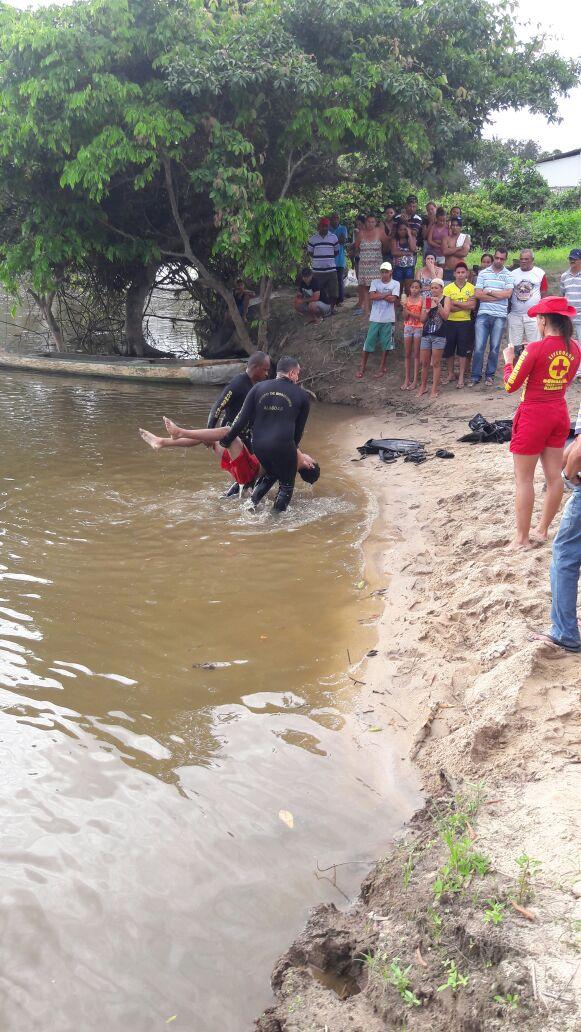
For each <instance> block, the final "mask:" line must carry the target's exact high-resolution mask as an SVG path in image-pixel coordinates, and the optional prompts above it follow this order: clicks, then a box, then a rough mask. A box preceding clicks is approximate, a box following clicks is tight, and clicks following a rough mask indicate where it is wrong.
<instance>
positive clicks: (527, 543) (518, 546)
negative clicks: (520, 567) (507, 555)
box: [508, 538, 535, 552]
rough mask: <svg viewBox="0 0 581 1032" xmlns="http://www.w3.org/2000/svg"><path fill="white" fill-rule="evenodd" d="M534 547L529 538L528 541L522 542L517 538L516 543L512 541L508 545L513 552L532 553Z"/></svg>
mask: <svg viewBox="0 0 581 1032" xmlns="http://www.w3.org/2000/svg"><path fill="white" fill-rule="evenodd" d="M534 547H535V546H534V545H533V544H531V542H530V541H529V539H528V538H527V539H526V541H521V540H520V538H515V539H514V541H511V543H510V545H508V548H509V550H510V551H511V552H518V551H519V550H522V549H524V550H526V551H530V549H531V548H534Z"/></svg>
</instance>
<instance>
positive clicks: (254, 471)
mask: <svg viewBox="0 0 581 1032" xmlns="http://www.w3.org/2000/svg"><path fill="white" fill-rule="evenodd" d="M220 466H221V467H222V469H225V470H226V471H227V472H228V473H231V474H232V476H233V477H234V480H235V481H236V483H237V484H242V486H244V485H245V484H251V483H252V481H253V480H255V479H256V477H257V476H258V474H259V472H260V463H259V461H258V459H257V458H256V455H253V454H252V452H249V451H248V448H247V447H246V445H245V444H244V445H243V446H242V451H241V453H240V455H239V456H238V458H237V459H232V458H230V453H229V452H228V451H224V452H222V459H221V461H220Z"/></svg>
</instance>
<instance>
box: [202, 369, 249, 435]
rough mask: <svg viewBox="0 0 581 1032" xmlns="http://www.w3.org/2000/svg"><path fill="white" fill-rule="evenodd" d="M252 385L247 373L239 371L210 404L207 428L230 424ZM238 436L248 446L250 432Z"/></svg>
mask: <svg viewBox="0 0 581 1032" xmlns="http://www.w3.org/2000/svg"><path fill="white" fill-rule="evenodd" d="M252 387H253V383H252V380H251V379H250V377H249V375H248V373H239V374H238V376H235V377H234V379H233V380H231V381H230V383H229V384H228V386H227V387H224V390H223V391H222V393H221V394H220V395H219V396H218V397H217V398H216V400H215V402H214V404H213V405H212V408H211V409H210V413H209V415H208V426H209V428H210V429H211V430H212V429H213V428H214V427H216V426H225V425H226V424H229V425H230V426H231V425H232V423H233V422H234V420H235V419H236V416H237V415H238V413H239V412H240V409H241V408H242V406H243V404H244V402H245V401H246V397H247V395H248V394H250V391H251V390H252ZM239 436H240V437H242V440H243V441H244V443H245V444H246V445H247V447H250V433H248V434H247V435H246V436H243V435H242V434H240V435H239Z"/></svg>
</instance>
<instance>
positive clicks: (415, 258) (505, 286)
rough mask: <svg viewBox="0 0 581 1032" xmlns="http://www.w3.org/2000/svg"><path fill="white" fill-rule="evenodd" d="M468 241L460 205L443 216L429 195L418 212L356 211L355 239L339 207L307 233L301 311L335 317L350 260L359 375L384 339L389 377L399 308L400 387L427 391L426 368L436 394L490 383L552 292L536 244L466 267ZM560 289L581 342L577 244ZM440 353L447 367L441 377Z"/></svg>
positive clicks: (580, 251) (411, 201)
mask: <svg viewBox="0 0 581 1032" xmlns="http://www.w3.org/2000/svg"><path fill="white" fill-rule="evenodd" d="M471 245H472V242H471V239H470V234H469V233H467V232H466V230H465V229H464V228H463V225H462V212H461V210H460V208H458V207H452V208H451V209H450V211H449V212H447V211H446V210H445V209H444V208H442V207H437V206H436V204H434V203H433V202H432V201H430V202H428V204H427V205H426V210H425V213H424V214H423V215H422V214H420V213H419V211H418V201H417V197H415V196H413V195H410V196H409V197H408V198H407V201H406V204H405V206H404V208H403V210H402V211H401V212H399V213H397V211H396V207H395V206H394V205H393V204H387V205H386V206H385V209H384V212H383V218H381V219H378V218H376V216H375V215H358V216H357V219H356V221H355V226H354V229H353V233H352V235H351V238H350V234H349V231H348V229H347V226H345V225H344V224H343V223H342V222H341V219H340V217H339V215H338V214H337V213H334V214H332V215H331V216H330V218H327V217H324V218H321V219H320V220H319V224H318V227H317V232H316V233H314V234H313V235H312V236H311V237H309V240H308V242H307V252H308V254H309V257H310V267H308V268H304V269H303V270H302V271H301V273H300V274H299V277H298V280H297V286H296V295H295V301H294V305H295V309H296V311H297V312H300V313H301V314H302V315H304V316H305V317H306V319H307V321H308V322H311V323H316V322H320V321H321V319H324V318H327V317H328V316H330V315H333V314H334V312H335V311H336V309H337V307H338V306H340V305H341V304H343V301H344V285H345V282H346V277H347V271H348V259H350V261H351V264H352V267H353V270H354V273H355V277H356V282H357V293H358V305H357V308H356V309H355V312H356V313H357V314H359V315H362V316H367V317H368V318H369V320H370V323H369V331H368V333H367V336H366V339H365V343H364V345H363V355H362V360H361V365H360V367H359V371H358V373H357V376H358V378H361V377H362V376H363V375H364V373H365V369H366V365H367V360H368V356H369V354H370V353H372V352H374V351H375V349H376V347H377V346H378V345H379V348H380V351H381V362H380V366H379V370H378V376H383V375H384V374H385V372H386V358H387V353H388V352H389V351H392V350H394V347H395V342H394V332H393V330H394V324H395V322H396V314H397V312H398V310H399V311H400V312H401V315H402V318H403V340H404V355H405V362H404V379H403V383H402V385H401V386H402V390H414V389H416V388H417V389H418V391H419V393H420V394H425V393H426V392H427V390H428V387H427V382H428V376H429V370H430V367H431V368H432V370H433V376H432V389H431V396H432V397H435V396H436V395H437V394H438V391H439V387H440V384H446V383H451V382H455V383H456V386H457V387H458V388H462V387H464V386H468V387H473V386H474V385H475V384H478V383H479V382H480V381H481V380H482V379H483V378H484V381H485V383H486V384H487V385H492V384H493V383H494V377H495V374H496V369H497V365H498V359H499V353H500V345H501V341H502V338H503V336H504V333H505V331H506V330H508V337H509V340H510V343H511V344H512V345H513V346H514V347H515V348H517V349H519V348H522V346H523V342H524V343H527V342H531V341H533V340H535V339H536V332H537V330H536V322H535V320H534V319H532V318H530V317H529V316H528V314H527V312H528V309H529V308H530V307H532V306H533V305H535V304H536V303H537V302H538V301H539V300H540V299H541V297H544V296H545V295H546V294H547V293H548V285H547V277H546V275H545V272H544V270H543V269H541V268H539V267H538V266H537V265H535V261H534V254H533V252H532V250H531V249H530V248H525V249H523V250H522V251H521V252H520V257H519V261H518V265H517V267H516V268H514V269H509V268H507V266H506V261H507V255H508V251H507V248H506V247H504V246H499V247H497V248H495V250H494V252H493V253H486V252H485V253H484V254H482V256H481V259H480V263H479V264H478V265H472V267H471V268H469V267H468V265H467V264H466V261H465V258H466V256H467V255H468V253H469V252H470V249H471ZM560 285H561V293H562V294H563V296H565V297H566V298H567V300H568V301H569V303H570V304H572V305H573V306H574V307H575V309H576V311H577V319H575V320H573V322H574V330H575V336H576V338H577V339H579V338H580V337H581V248H573V249H572V250H571V253H570V255H569V270H568V271H567V272H564V273H563V275H562V276H561V284H560ZM485 357H486V363H485ZM443 359H445V360H446V370H445V374H444V379H441V376H442V360H443Z"/></svg>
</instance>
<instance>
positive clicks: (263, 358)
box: [207, 351, 270, 498]
mask: <svg viewBox="0 0 581 1032" xmlns="http://www.w3.org/2000/svg"><path fill="white" fill-rule="evenodd" d="M269 376H270V358H269V357H268V355H266V354H265V353H264V351H255V353H254V354H253V355H251V356H250V358H249V359H248V365H247V366H246V372H244V373H239V374H238V376H235V377H234V379H233V380H231V381H230V383H229V384H228V385H227V386H226V387H224V390H223V391H222V393H221V394H220V395H219V396H218V397H217V398H216V400H215V402H214V404H213V405H212V408H211V409H210V412H209V415H208V423H207V426H208V429H209V430H214V429H215V428H216V427H218V426H225V425H230V426H231V425H232V423H233V422H234V420H235V419H236V416H237V415H238V413H239V412H240V409H241V408H242V406H243V404H244V402H245V401H246V396H247V394H249V393H250V391H251V390H252V388H253V387H254V385H255V384H257V383H260V382H261V381H262V380H267V379H268V377H269ZM240 437H241V438H242V441H243V443H244V444H245V445H246V447H247V448H248V449H249V451H252V446H251V440H250V431H249V430H248V431H247V432H246V434H240ZM237 494H238V485H237V484H232V487H230V488H229V489H228V491H227V492H226V497H227V498H229V497H230V496H234V495H237Z"/></svg>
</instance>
